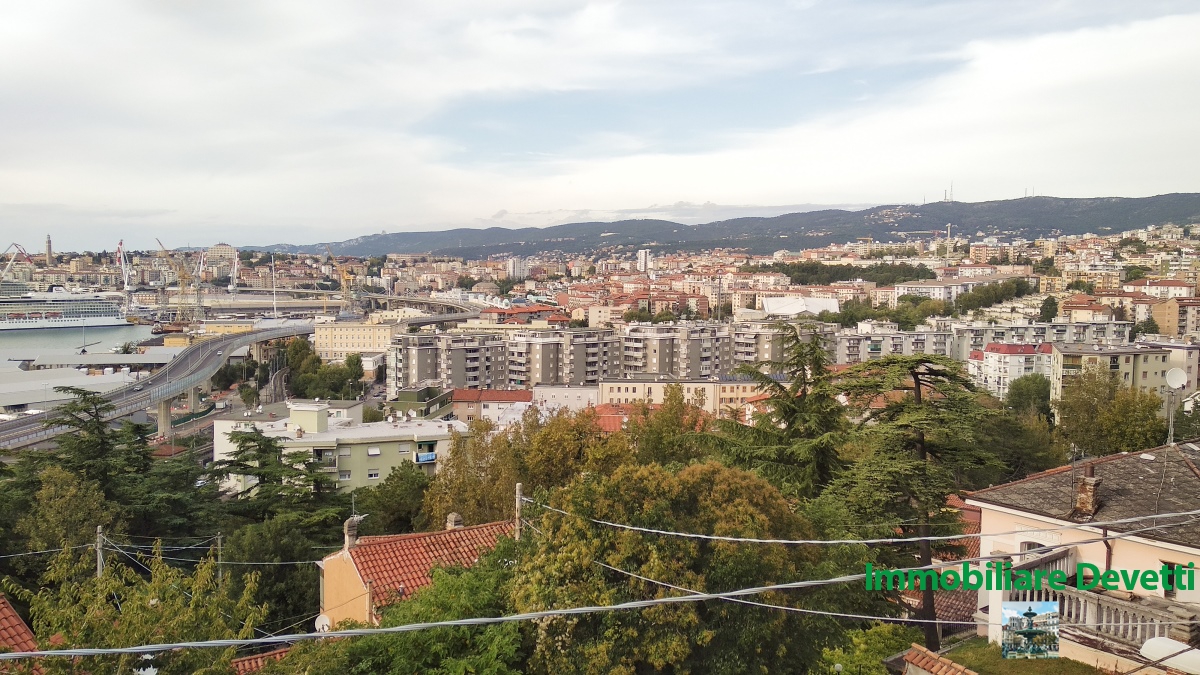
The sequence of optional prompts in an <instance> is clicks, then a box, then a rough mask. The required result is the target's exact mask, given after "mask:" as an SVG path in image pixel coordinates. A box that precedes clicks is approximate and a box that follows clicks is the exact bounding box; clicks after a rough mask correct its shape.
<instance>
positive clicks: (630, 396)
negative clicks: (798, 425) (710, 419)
mask: <svg viewBox="0 0 1200 675" xmlns="http://www.w3.org/2000/svg"><path fill="white" fill-rule="evenodd" d="M672 384H678V385H679V386H680V387H682V388H683V398H684V400H685V401H686V402H687V403H690V404H692V405H695V406H699V407H700V408H702V409H703V410H705V411H706V412H709V413H712V414H713V415H724V414H726V413H727V412H728V411H729V409H730V408H741V407H743V406H745V404H746V401H747V399H749V398H752V397H754V396H757V395H758V394H759V393H761V392H759V390H758V385H756V384H755V383H754V382H753V381H752V380H750V379H748V378H743V377H737V376H728V377H713V378H703V379H696V380H672V379H667V378H662V379H657V378H645V377H643V378H621V379H605V380H601V381H600V391H599V402H600V403H601V404H604V403H640V402H645V403H648V404H651V405H659V404H661V403H662V402H663V401H664V399H666V391H667V387H668V386H669V385H672Z"/></svg>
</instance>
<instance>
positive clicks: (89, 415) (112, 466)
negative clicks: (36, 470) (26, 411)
mask: <svg viewBox="0 0 1200 675" xmlns="http://www.w3.org/2000/svg"><path fill="white" fill-rule="evenodd" d="M54 390H55V391H57V392H61V393H64V394H70V395H72V396H74V398H73V399H72V400H70V401H68V402H67V403H65V404H63V405H61V406H59V407H58V408H56V409H55V411H54V414H53V415H52V416H51V418H50V419H49V420H47V421H46V426H47V427H57V426H66V427H68V428H70V431H69V432H67V433H64V434H61V435H59V436H58V438H57V439H56V440H57V443H58V448H57V449H55V450H54V451H51V452H50V453H46V454H45V455H44V456H43V457H42V458H35V457H32V456H27V459H28V461H31V462H37V461H39V459H40V460H41V461H45V462H52V463H56V464H58V465H59V466H61V467H62V468H64V469H66V470H67V471H70V472H71V473H74V474H75V475H77V476H79V477H80V478H81V479H83V480H85V481H90V482H93V483H95V484H96V485H97V486H98V487H99V488H100V490H101V491H102V492H103V493H104V497H105V499H115V498H116V497H117V494H118V493H119V492H120V491H121V490H122V489H123V488H124V487H126V486H127V485H128V484H129V483H131V482H136V481H137V480H138V477H139V476H140V475H141V474H144V473H145V472H146V471H148V470H149V469H150V464H151V459H150V448H149V446H148V445H147V444H146V435H147V433H148V428H147V427H145V426H143V425H136V424H133V423H130V422H126V423H125V424H123V425H122V427H121V429H120V430H119V431H118V432H116V433H114V432H113V431H112V429H110V428H109V426H108V422H107V421H106V418H107V416H108V415H109V414H110V413H111V412H112V411H113V410H115V409H116V407H115V406H114V405H113V404H112V403H110V402H109V401H108V399H106V398H104V397H103V396H101V395H100V394H97V393H95V392H92V391H88V390H86V389H79V388H76V387H55V388H54Z"/></svg>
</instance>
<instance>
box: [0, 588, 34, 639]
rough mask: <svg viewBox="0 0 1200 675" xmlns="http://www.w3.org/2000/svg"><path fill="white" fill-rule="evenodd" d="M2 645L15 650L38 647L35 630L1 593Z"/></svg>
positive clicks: (0, 634)
mask: <svg viewBox="0 0 1200 675" xmlns="http://www.w3.org/2000/svg"><path fill="white" fill-rule="evenodd" d="M0 647H7V648H8V649H10V650H12V651H14V652H28V651H33V650H35V649H37V639H36V638H35V637H33V631H31V630H29V626H26V625H25V622H24V621H23V620H22V619H21V616H20V615H19V614H17V610H15V609H13V606H12V605H10V604H9V603H8V598H6V597H4V595H3V594H0Z"/></svg>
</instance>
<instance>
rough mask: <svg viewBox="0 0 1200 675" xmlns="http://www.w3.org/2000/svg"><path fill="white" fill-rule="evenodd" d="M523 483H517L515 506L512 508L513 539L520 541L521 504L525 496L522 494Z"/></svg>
mask: <svg viewBox="0 0 1200 675" xmlns="http://www.w3.org/2000/svg"><path fill="white" fill-rule="evenodd" d="M522 488H524V485H522V484H521V483H517V506H516V508H515V509H513V514H514V517H513V539H516V540H517V541H521V505H522V504H523V503H524V501H525V496H524V494H522Z"/></svg>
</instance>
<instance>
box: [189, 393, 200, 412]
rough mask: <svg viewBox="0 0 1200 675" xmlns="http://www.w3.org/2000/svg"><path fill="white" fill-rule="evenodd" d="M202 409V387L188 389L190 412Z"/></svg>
mask: <svg viewBox="0 0 1200 675" xmlns="http://www.w3.org/2000/svg"><path fill="white" fill-rule="evenodd" d="M199 409H200V387H192V388H191V389H188V414H189V415H190V414H192V413H194V412H196V411H197V410H199Z"/></svg>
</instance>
